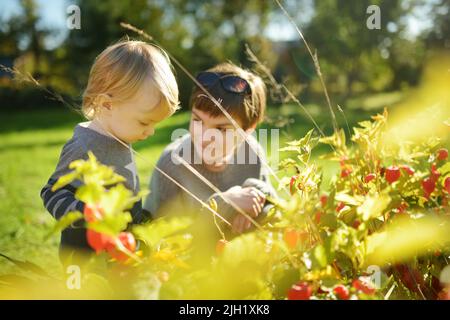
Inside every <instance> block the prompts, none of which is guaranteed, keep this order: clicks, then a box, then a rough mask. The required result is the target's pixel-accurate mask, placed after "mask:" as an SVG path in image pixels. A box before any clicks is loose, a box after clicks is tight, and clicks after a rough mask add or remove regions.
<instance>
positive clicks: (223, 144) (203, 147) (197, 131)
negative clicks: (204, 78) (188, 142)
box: [189, 108, 254, 171]
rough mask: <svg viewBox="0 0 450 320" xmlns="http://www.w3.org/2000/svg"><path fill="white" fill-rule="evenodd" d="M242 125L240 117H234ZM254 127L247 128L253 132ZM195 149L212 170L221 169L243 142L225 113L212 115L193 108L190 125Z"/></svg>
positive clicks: (247, 131) (204, 163)
mask: <svg viewBox="0 0 450 320" xmlns="http://www.w3.org/2000/svg"><path fill="white" fill-rule="evenodd" d="M233 119H234V120H235V121H236V122H237V123H238V124H239V126H241V127H242V121H240V119H236V118H233ZM253 130H254V128H251V129H248V130H246V133H247V134H248V133H251V132H252V131H253ZM189 131H190V133H191V137H192V142H193V144H194V148H195V151H196V152H197V154H198V155H199V156H200V157H201V160H202V164H203V165H205V166H206V167H207V168H208V169H209V170H211V171H221V170H223V169H224V168H225V167H226V166H227V161H228V160H230V158H231V157H233V155H234V152H235V150H236V149H237V147H238V146H239V145H240V144H241V143H242V141H243V138H242V137H241V136H240V135H239V133H238V132H237V130H236V129H235V127H234V126H233V124H232V123H231V122H230V120H228V118H227V117H226V116H225V115H220V116H217V117H212V116H211V115H210V114H209V113H208V112H205V111H202V110H199V109H196V108H193V109H192V116H191V122H190V126H189Z"/></svg>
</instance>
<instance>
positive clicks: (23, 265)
mask: <svg viewBox="0 0 450 320" xmlns="http://www.w3.org/2000/svg"><path fill="white" fill-rule="evenodd" d="M0 257H3V258H5V259H6V260H8V261H9V262H11V263H13V264H15V265H16V266H17V267H19V268H20V269H22V270H25V271H30V272H33V273H35V274H37V275H40V276H43V277H46V278H51V279H53V277H51V276H50V275H49V274H48V273H47V272H46V271H45V270H44V269H42V268H41V267H40V266H38V265H37V264H34V263H32V262H29V261H20V260H16V259H13V258H11V257H8V256H7V255H5V254H3V253H0Z"/></svg>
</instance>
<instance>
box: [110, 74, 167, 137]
mask: <svg viewBox="0 0 450 320" xmlns="http://www.w3.org/2000/svg"><path fill="white" fill-rule="evenodd" d="M161 100H162V97H161V94H160V92H159V91H158V90H157V89H156V88H155V86H154V85H153V83H152V81H151V80H150V79H148V80H146V81H145V82H144V83H143V84H142V85H141V87H140V88H139V90H138V91H137V92H136V93H135V94H134V96H132V97H131V98H130V99H127V100H126V101H118V102H113V103H112V106H111V108H109V109H108V110H107V111H106V115H107V116H106V117H104V118H105V122H107V126H108V127H109V130H110V131H111V133H112V134H114V135H115V136H116V137H117V138H119V139H120V140H122V141H124V142H126V143H133V142H137V141H140V140H145V139H146V138H148V137H149V136H151V135H153V134H154V132H155V129H154V127H155V125H156V124H157V123H158V122H160V121H162V120H164V119H165V118H167V117H168V116H169V115H170V112H169V110H168V108H167V107H165V106H164V105H162V104H161ZM113 101H114V100H113Z"/></svg>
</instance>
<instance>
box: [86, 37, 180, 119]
mask: <svg viewBox="0 0 450 320" xmlns="http://www.w3.org/2000/svg"><path fill="white" fill-rule="evenodd" d="M147 77H150V78H151V79H152V81H153V83H154V85H155V87H156V88H157V89H158V90H159V91H160V93H161V95H162V103H161V104H164V105H165V107H166V108H167V109H168V111H169V113H170V114H172V113H174V112H175V111H176V110H177V109H178V108H179V100H178V85H177V82H176V79H175V76H174V74H173V72H172V66H171V64H170V60H169V57H168V55H167V54H166V52H165V51H164V50H163V49H161V48H159V47H157V46H155V45H152V44H149V43H146V42H143V41H134V40H126V41H120V42H118V43H116V44H114V45H111V46H109V47H108V48H106V49H105V50H104V51H103V52H102V53H100V54H99V55H98V56H97V58H96V59H95V62H94V64H93V66H92V68H91V71H90V73H89V80H88V84H87V87H86V90H85V91H84V93H83V104H82V107H81V110H82V112H83V114H84V115H85V117H86V118H88V119H92V118H93V117H94V116H95V111H96V108H97V98H98V97H99V95H102V94H107V95H109V96H110V97H112V99H113V101H124V100H127V99H129V98H131V97H132V96H133V95H134V94H135V93H136V92H137V91H138V89H139V88H140V86H141V85H142V83H143V82H144V81H145V79H146V78H147Z"/></svg>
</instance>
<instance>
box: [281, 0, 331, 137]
mask: <svg viewBox="0 0 450 320" xmlns="http://www.w3.org/2000/svg"><path fill="white" fill-rule="evenodd" d="M274 1H275V2H276V4H277V5H278V6H279V7H280V9H281V11H282V12H283V14H284V15H285V16H286V17H287V18H288V20H289V22H290V23H291V24H292V25H293V27H294V28H295V30H296V31H297V33H298V34H299V36H300V38H301V39H302V41H303V43H304V44H305V47H306V49H307V50H308V53H309V55H310V56H311V58H312V60H313V63H314V68H315V70H316V73H317V76H318V77H319V80H320V84H321V86H322V89H323V93H324V95H325V99H326V100H327V105H328V108H329V110H330V114H331V119H332V124H333V129H334V132H335V133H337V132H338V130H339V127H338V124H337V121H336V115H335V113H334V111H333V107H332V105H331V99H330V95H329V94H328V89H327V86H326V85H325V80H324V79H323V75H322V71H321V69H320V63H319V58H318V56H317V51H316V52H314V53H313V52H312V50H311V48H310V46H309V44H308V42H307V41H306V38H305V36H304V35H303V32H302V31H301V30H300V28H299V26H298V25H297V23H295V21H294V19H293V18H292V17H291V15H290V14H289V13H288V12H287V10H286V9H285V8H284V6H283V5H282V4H281V2H280V1H279V0H274Z"/></svg>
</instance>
